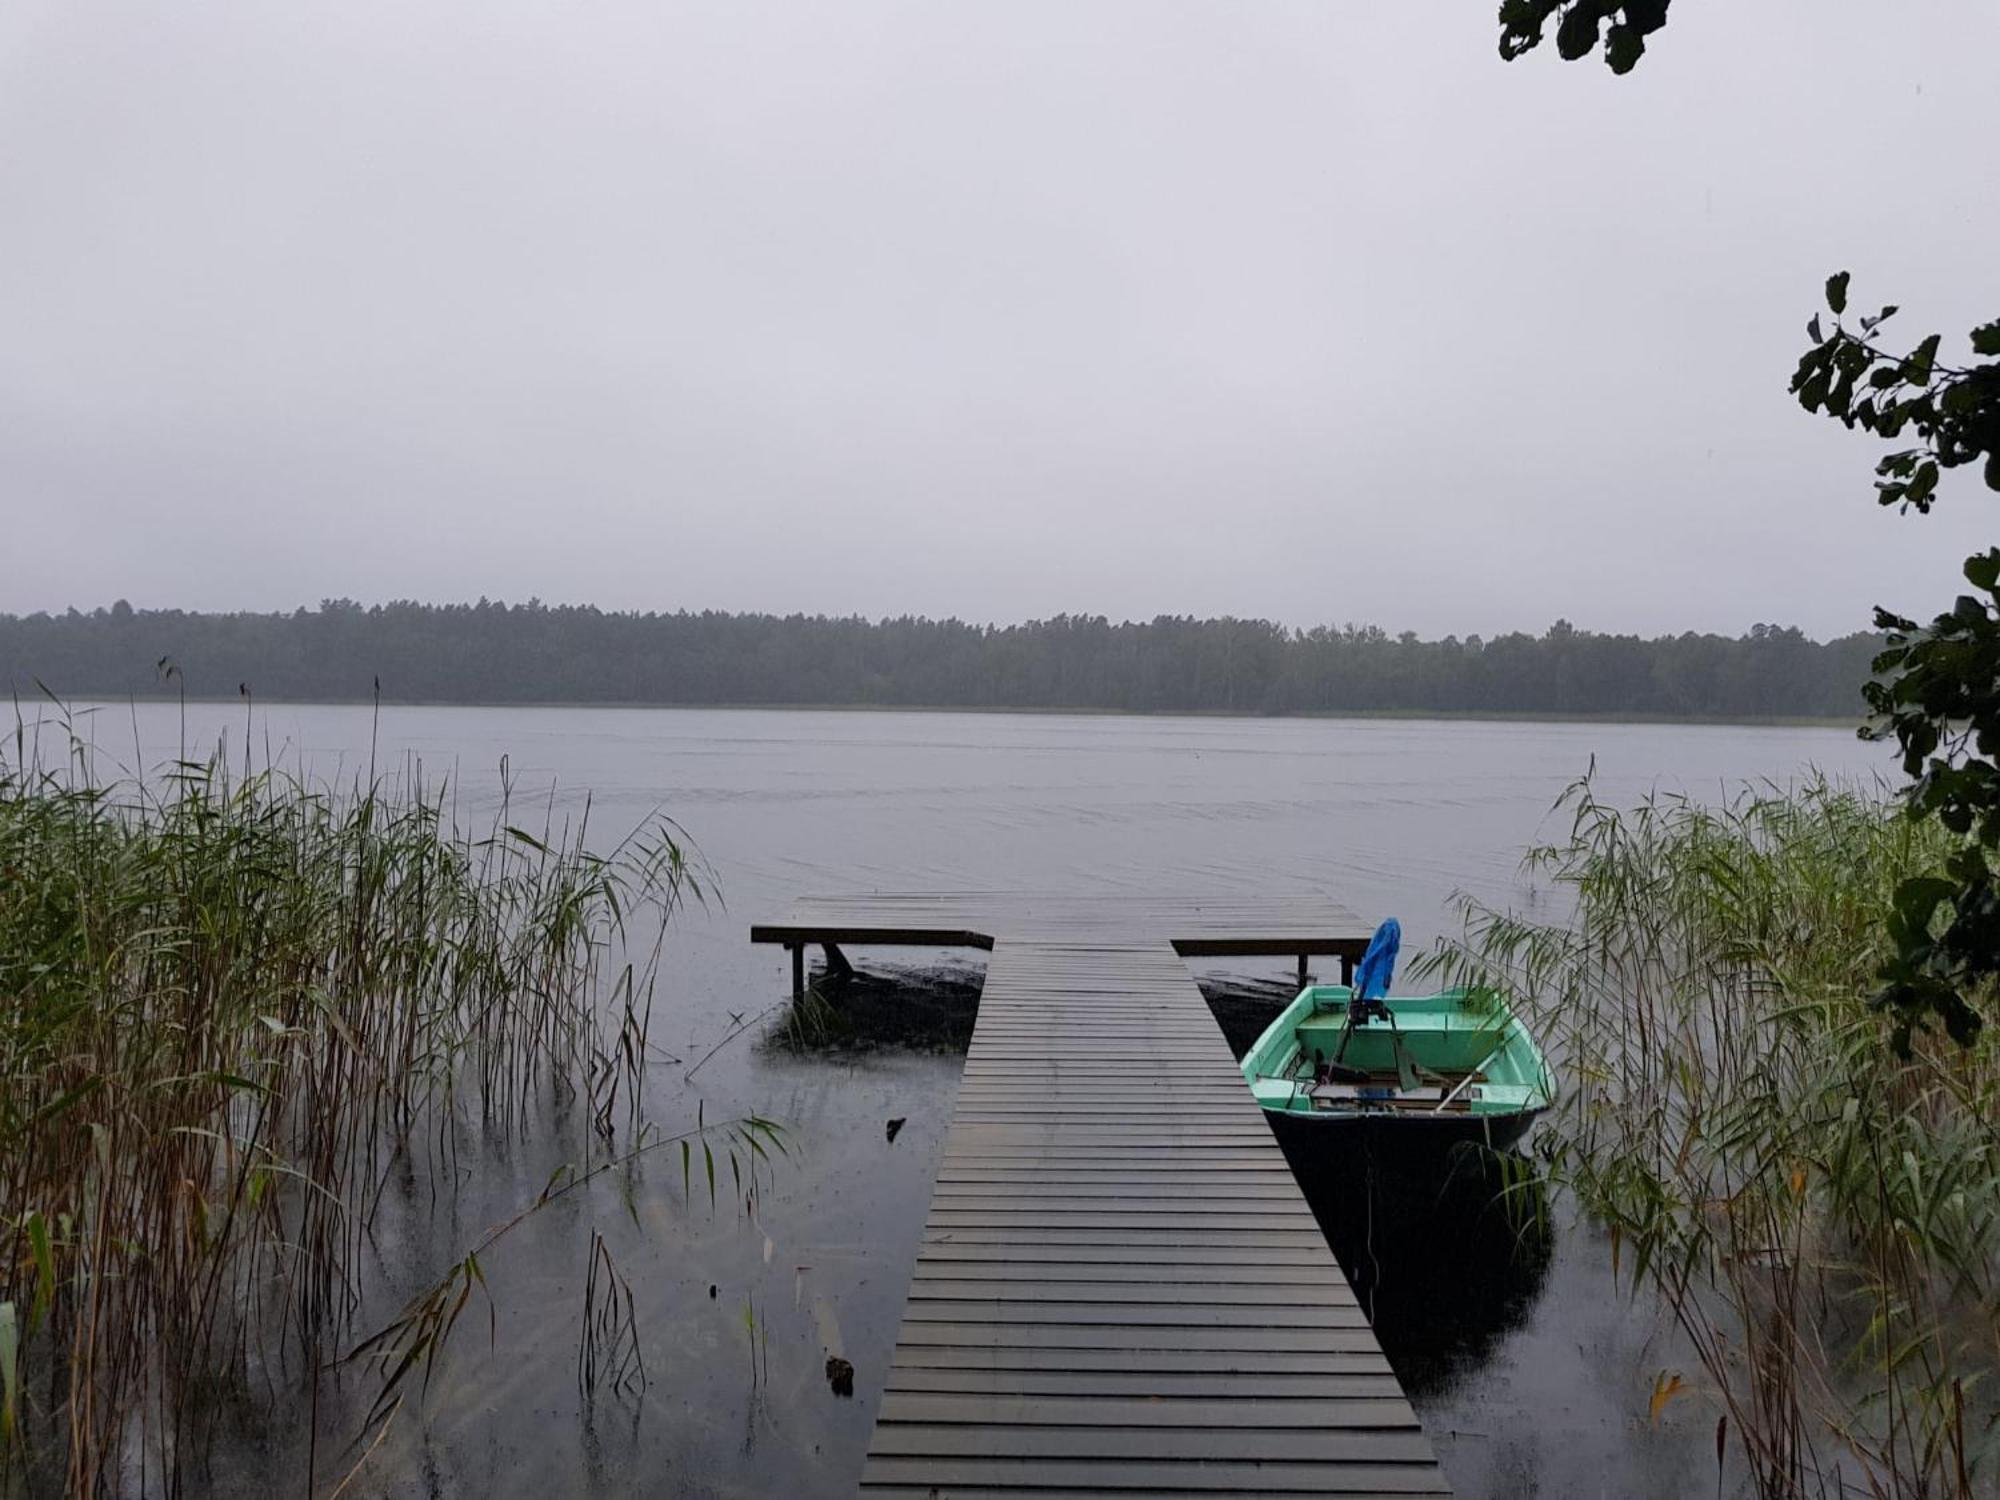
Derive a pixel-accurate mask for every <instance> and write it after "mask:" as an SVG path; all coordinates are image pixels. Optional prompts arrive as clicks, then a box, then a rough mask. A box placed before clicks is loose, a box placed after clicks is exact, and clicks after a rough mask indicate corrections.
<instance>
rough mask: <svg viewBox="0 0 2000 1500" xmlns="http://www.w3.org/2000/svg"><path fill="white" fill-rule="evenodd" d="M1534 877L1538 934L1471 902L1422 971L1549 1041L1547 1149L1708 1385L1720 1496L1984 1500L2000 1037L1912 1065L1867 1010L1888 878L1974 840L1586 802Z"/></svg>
mask: <svg viewBox="0 0 2000 1500" xmlns="http://www.w3.org/2000/svg"><path fill="white" fill-rule="evenodd" d="M1562 805H1563V807H1564V808H1565V809H1566V810H1567V811H1568V812H1569V814H1570V815H1571V819H1572V822H1571V827H1570V829H1569V831H1568V834H1567V836H1566V837H1558V838H1557V839H1555V840H1554V841H1552V842H1550V843H1548V844H1546V845H1543V846H1539V847H1536V848H1534V849H1531V850H1530V851H1529V852H1528V855H1527V858H1526V861H1525V865H1524V868H1525V870H1526V872H1527V873H1528V874H1530V875H1531V876H1532V877H1533V878H1534V879H1535V880H1536V881H1537V882H1538V884H1541V885H1544V886H1546V887H1548V888H1550V889H1551V890H1552V891H1554V892H1560V893H1562V895H1563V896H1565V897H1567V899H1566V900H1559V901H1558V902H1557V903H1556V904H1557V906H1558V907H1560V908H1563V909H1565V910H1566V915H1563V916H1561V917H1558V918H1555V919H1550V918H1548V917H1547V916H1546V915H1545V913H1543V912H1541V911H1537V910H1535V909H1533V908H1530V909H1529V910H1527V911H1525V912H1520V911H1514V910H1507V909H1499V908H1495V907H1490V906H1485V905H1482V904H1480V903H1478V902H1476V901H1471V900H1464V901H1462V902H1461V911H1462V914H1463V916H1464V918H1465V930H1464V936H1463V937H1462V938H1461V939H1459V940H1457V941H1455V942H1447V943H1445V944H1442V945H1441V946H1440V948H1439V949H1438V950H1436V951H1435V952H1433V953H1432V954H1430V955H1429V956H1428V957H1427V959H1426V960H1424V961H1423V962H1422V963H1421V964H1420V969H1422V970H1423V971H1425V972H1430V973H1435V974H1438V975H1439V976H1440V977H1442V978H1444V979H1447V980H1449V981H1451V982H1457V983H1471V984H1495V985H1498V986H1500V987H1502V988H1504V989H1506V990H1507V991H1508V992H1509V993H1511V994H1512V995H1514V996H1515V997H1516V1000H1517V1003H1518V1004H1520V1005H1521V1006H1522V1007H1523V1008H1524V1010H1525V1011H1526V1012H1527V1013H1528V1014H1529V1015H1530V1016H1532V1017H1533V1022H1534V1026H1535V1029H1536V1032H1537V1034H1538V1035H1539V1036H1540V1037H1541V1038H1542V1040H1543V1042H1544V1045H1545V1046H1549V1047H1550V1048H1551V1049H1552V1055H1554V1056H1555V1057H1557V1058H1558V1059H1559V1063H1558V1067H1559V1069H1560V1073H1561V1077H1562V1089H1561V1092H1560V1094H1559V1097H1558V1100H1557V1104H1556V1107H1555V1108H1554V1109H1553V1110H1552V1111H1551V1113H1550V1115H1549V1116H1548V1118H1547V1119H1546V1120H1545V1121H1544V1122H1543V1127H1542V1129H1541V1131H1540V1132H1539V1133H1538V1135H1537V1136H1536V1138H1535V1147H1536V1151H1537V1154H1538V1156H1539V1158H1540V1162H1541V1165H1542V1167H1543V1169H1544V1170H1545V1171H1546V1172H1547V1174H1548V1178H1549V1182H1550V1184H1551V1186H1553V1187H1556V1188H1560V1189H1562V1190H1565V1191H1566V1192H1567V1193H1568V1194H1570V1195H1571V1196H1572V1197H1573V1199H1574V1201H1575V1203H1576V1205H1577V1206H1578V1207H1579V1208H1580V1209H1581V1211H1582V1212H1583V1214H1584V1215H1585V1216H1586V1217H1587V1218H1588V1219H1589V1220H1590V1221H1592V1222H1594V1223H1595V1224H1596V1225H1597V1226H1598V1227H1599V1228H1600V1229H1601V1230H1602V1231H1603V1232H1604V1234H1605V1237H1606V1241H1607V1242H1608V1250H1609V1254H1610V1256H1611V1264H1612V1269H1613V1272H1614V1275H1616V1276H1617V1277H1618V1279H1619V1280H1620V1282H1621V1283H1622V1284H1623V1285H1625V1286H1627V1287H1630V1288H1631V1289H1632V1290H1633V1291H1634V1292H1635V1293H1638V1292H1641V1291H1649V1292H1650V1293H1651V1294H1652V1296H1653V1299H1654V1301H1655V1303H1656V1305H1657V1306H1659V1307H1660V1308H1661V1310H1662V1311H1663V1312H1664V1313H1665V1314H1666V1315H1667V1316H1669V1317H1670V1318H1671V1319H1672V1320H1673V1321H1674V1323H1676V1324H1677V1325H1678V1327H1679V1329H1680V1332H1681V1333H1682V1335H1683V1336H1684V1338H1685V1340H1686V1342H1687V1345H1688V1347H1689V1348H1690V1349H1691V1350H1692V1352H1693V1354H1694V1357H1695V1360H1696V1362H1697V1368H1695V1369H1673V1368H1667V1369H1663V1370H1661V1371H1659V1372H1658V1373H1657V1375H1656V1376H1655V1379H1654V1385H1653V1396H1652V1401H1651V1419H1652V1420H1655V1421H1657V1420H1658V1418H1659V1416H1660V1414H1661V1413H1662V1412H1663V1411H1664V1410H1665V1409H1666V1408H1667V1407H1668V1406H1669V1405H1671V1404H1673V1403H1675V1402H1677V1401H1680V1400H1682V1399H1684V1398H1685V1399H1688V1400H1690V1401H1691V1402H1692V1401H1697V1400H1698V1401H1700V1402H1702V1403H1704V1404H1706V1405H1707V1406H1708V1407H1709V1411H1710V1416H1711V1417H1712V1418H1714V1419H1715V1420H1716V1421H1717V1422H1718V1424H1719V1425H1718V1426H1717V1428H1716V1452H1717V1457H1718V1460H1720V1461H1723V1472H1722V1473H1721V1474H1720V1475H1719V1476H1718V1486H1717V1493H1718V1494H1721V1493H1724V1492H1725V1481H1733V1480H1737V1479H1738V1478H1739V1477H1740V1478H1741V1479H1743V1480H1747V1487H1748V1488H1749V1489H1750V1491H1751V1492H1753V1493H1754V1494H1756V1495H1758V1496H1760V1497H1771V1500H1802V1497H1805V1496H1810V1495H1873V1496H1892V1495H1894V1496H1917V1495H1925V1496H1938V1497H1951V1500H1972V1497H1973V1496H1974V1495H1975V1494H1982V1493H1991V1491H1990V1489H1988V1488H1987V1486H1989V1485H1990V1483H1991V1479H1992V1476H1993V1474H1994V1472H1995V1466H1996V1464H2000V1401H1997V1400H1996V1390H1995V1385H1994V1380H1995V1376H1996V1374H2000V1036H1996V1033H1995V1032H1994V1031H1993V1030H1992V1029H1990V1028H1989V1029H1988V1031H1987V1032H1986V1034H1985V1035H1983V1036H1981V1037H1980V1038H1978V1039H1977V1041H1976V1042H1975V1043H1974V1044H1973V1045H1971V1046H1967V1047H1961V1046H1959V1045H1958V1044H1957V1043H1955V1042H1953V1041H1951V1040H1949V1039H1948V1038H1946V1037H1945V1036H1944V1035H1943V1034H1942V1032H1940V1031H1938V1030H1935V1029H1928V1028H1926V1029H1920V1030H1919V1031H1917V1032H1916V1033H1915V1034H1914V1037H1913V1045H1912V1047H1911V1049H1910V1052H1909V1054H1908V1055H1907V1056H1899V1055H1897V1053H1896V1052H1895V1050H1894V1048H1893V1047H1892V1046H1891V1044H1890V1039H1889V1033H1890V1020H1889V1018H1887V1017H1885V1016H1884V1014H1883V1013H1882V1012H1881V1011H1880V1010H1879V1009H1877V1008H1876V1007H1874V1006H1873V1005H1872V1004H1871V1003H1870V994H1871V992H1872V991H1873V989H1874V988H1875V982H1874V976H1875V974H1876V973H1877V971H1878V970H1879V968H1880V966H1881V963H1882V961H1883V958H1884V956H1885V953H1886V951H1887V947H1888V943H1889V937H1888V927H1887V925H1886V924H1885V922H1884V920H1883V918H1884V914H1885V913H1886V912H1887V911H1888V910H1889V909H1890V908H1891V906H1892V905H1893V904H1894V902H1895V900H1896V895H1895V893H1896V891H1897V889H1898V885H1899V882H1901V881H1902V880H1905V879H1907V878H1909V877H1910V876H1912V875H1920V874H1922V873H1923V872H1925V871H1927V870H1931V869H1935V868H1937V867H1938V866H1940V865H1941V864H1943V863H1944V862H1945V861H1946V860H1948V859H1949V858H1950V857H1951V856H1952V855H1953V854H1954V853H1955V852H1956V851H1957V850H1958V849H1959V848H1960V847H1962V844H1963V836H1962V835H1957V834H1953V833H1951V832H1950V831H1949V830H1947V829H1945V828H1944V827H1943V826H1941V825H1940V824H1939V823H1938V822H1937V821H1936V820H1934V819H1926V820H1917V819H1912V818H1910V817H1909V816H1908V815H1907V814H1906V812H1905V810H1904V808H1903V806H1902V805H1901V804H1900V803H1899V802H1897V801H1895V800H1893V799H1890V798H1886V797H1883V796H1881V795H1879V794H1873V793H1869V792H1866V791H1862V790H1857V789H1854V788H1852V787H1849V786H1846V785H1843V784H1839V783H1834V782H1828V781H1825V780H1811V781H1808V782H1806V783H1804V784H1802V785H1801V786H1799V787H1797V788H1796V789H1794V790H1792V791H1790V792H1789V793H1783V794H1779V793H1774V792H1770V791H1751V790H1747V789H1746V790H1744V791H1742V792H1740V793H1738V794H1737V795H1736V796H1735V797H1733V798H1731V799H1729V800H1728V801H1726V802H1724V803H1723V804H1721V805H1719V806H1709V805H1703V804H1700V803H1696V802H1693V801H1690V800H1688V799H1685V798H1682V797H1677V796H1665V795H1656V796H1654V797H1651V798H1648V799H1647V800H1646V801H1644V802H1643V803H1641V804H1639V805H1638V806H1636V807H1634V808H1630V809H1620V808H1615V807H1611V806H1608V805H1606V804H1605V803H1602V802H1600V801H1599V800H1598V799H1597V798H1596V796H1595V795H1594V794H1593V792H1592V789H1591V786H1590V783H1589V782H1588V780H1585V781H1582V782H1579V783H1577V784H1576V785H1574V786H1573V787H1571V788H1570V790H1569V792H1568V793H1567V794H1566V795H1565V797H1564V799H1563V804H1562Z"/></svg>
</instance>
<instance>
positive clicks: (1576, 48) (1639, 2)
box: [1500, 0, 1670, 73]
mask: <svg viewBox="0 0 2000 1500" xmlns="http://www.w3.org/2000/svg"><path fill="white" fill-rule="evenodd" d="M1669 3H1670V0H1501V3H1500V55H1501V56H1502V57H1504V58H1506V59H1507V60H1508V61H1510V62H1511V61H1513V59H1515V58H1517V57H1519V56H1520V55H1521V54H1522V53H1524V52H1527V51H1530V50H1531V49H1533V48H1535V47H1537V46H1540V45H1541V41H1542V36H1543V34H1544V32H1545V31H1546V30H1547V28H1548V24H1549V22H1550V20H1551V19H1553V20H1554V21H1555V23H1556V51H1557V52H1559V53H1561V54H1562V57H1563V59H1564V60H1565V61H1568V62H1574V61H1576V60H1577V59H1578V58H1580V57H1587V56H1588V55H1589V54H1590V53H1591V52H1592V51H1593V50H1594V49H1595V48H1596V47H1597V45H1598V43H1599V42H1600V41H1601V42H1602V43H1603V44H1604V61H1605V62H1606V63H1607V64H1608V65H1609V66H1610V68H1611V71H1612V72H1614V73H1629V72H1631V71H1632V69H1633V68H1634V67H1635V66H1636V65H1637V64H1638V61H1639V59H1640V58H1641V57H1642V56H1644V55H1645V51H1646V38H1647V37H1649V36H1651V35H1652V34H1653V33H1654V32H1656V31H1658V30H1659V29H1660V28H1661V27H1662V26H1665V25H1666V24H1667V6H1668V4H1669Z"/></svg>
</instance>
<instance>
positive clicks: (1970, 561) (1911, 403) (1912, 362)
mask: <svg viewBox="0 0 2000 1500" xmlns="http://www.w3.org/2000/svg"><path fill="white" fill-rule="evenodd" d="M1847 288H1848V275H1847V272H1845V271H1842V272H1840V273H1839V274H1838V275H1835V276H1833V277H1830V278H1829V279H1828V281H1827V284H1826V300H1827V306H1828V308H1829V310H1831V311H1832V313H1833V314H1834V317H1835V320H1836V321H1835V323H1834V325H1833V331H1832V332H1831V333H1830V334H1829V333H1826V332H1824V331H1823V330H1822V328H1821V326H1820V320H1819V318H1818V317H1817V316H1815V317H1814V318H1813V320H1812V321H1811V322H1810V323H1809V324H1808V325H1807V328H1806V332H1807V334H1808V336H1809V337H1810V338H1811V339H1812V340H1813V347H1812V348H1810V349H1808V350H1807V351H1806V353H1805V355H1804V357H1802V358H1801V359H1800V361H1799V366H1798V369H1797V370H1796V371H1795V372H1794V373H1793V375H1792V390H1793V392H1794V394H1796V395H1797V397H1798V399H1799V404H1800V405H1801V406H1803V407H1804V408H1805V409H1806V410H1807V411H1809V412H1823V413H1825V414H1826V415H1828V416H1831V417H1833V418H1834V419H1836V420H1837V421H1839V422H1841V423H1842V424H1843V425H1845V426H1846V427H1848V428H1849V429H1850V430H1852V429H1854V428H1857V427H1858V428H1861V429H1862V430H1863V431H1866V432H1870V433H1873V434H1875V435H1876V436H1878V437H1883V438H1889V439H1895V438H1898V437H1900V436H1902V435H1903V434H1904V432H1905V431H1906V430H1907V431H1908V433H1909V434H1910V435H1912V436H1914V437H1916V438H1917V439H1919V440H1920V441H1919V443H1918V445H1917V446H1915V447H1904V448H1899V449H1897V450H1895V451H1893V452H1890V453H1888V454H1885V455H1884V456H1883V457H1882V458H1881V460H1880V461H1879V462H1878V463H1877V464H1876V474H1877V476H1878V477H1877V480H1876V484H1875V489H1876V497H1877V499H1878V500H1879V501H1880V502H1881V503H1882V504H1884V505H1899V506H1901V507H1902V508H1904V509H1905V510H1909V509H1915V510H1916V511H1918V512H1919V513H1925V512H1928V511H1929V510H1930V508H1931V505H1932V504H1933V503H1934V502H1935V500H1936V498H1937V487H1938V481H1939V478H1940V477H1941V476H1942V475H1943V474H1944V473H1945V472H1946V471H1948V470H1951V469H1956V468H1960V467H1964V466H1966V465H1970V464H1974V463H1982V464H1983V466H1984V467H1983V473H1984V477H1985V481H1986V484H1987V486H1988V487H1989V488H1992V489H1995V490H2000V361H1989V362H1986V363H1972V364H1967V365H1945V364H1942V363H1940V362H1939V360H1938V351H1939V349H1940V348H1941V346H1942V344H1943V339H1942V337H1941V336H1940V335H1938V334H1935V333H1933V334H1930V335H1928V336H1927V337H1925V338H1924V339H1922V340H1921V341H1919V342H1918V344H1917V345H1916V347H1915V348H1913V349H1911V350H1910V351H1909V352H1908V353H1905V354H1896V353H1891V352H1888V351H1886V350H1884V349H1882V348H1881V347H1880V346H1879V345H1878V344H1877V343H1875V342H1874V340H1875V337H1876V333H1877V331H1878V330H1879V329H1880V328H1881V326H1882V325H1883V324H1884V323H1886V322H1887V321H1888V320H1889V319H1890V318H1891V317H1893V316H1894V315H1895V313H1896V309H1895V307H1893V306H1889V307H1884V308H1883V309H1882V310H1881V311H1880V312H1877V313H1875V314H1874V315H1873V316H1871V317H1864V318H1861V319H1859V320H1858V326H1857V329H1856V330H1855V331H1849V330H1848V328H1847V327H1846V326H1845V325H1844V324H1843V323H1841V322H1840V321H1839V319H1840V318H1841V317H1842V315H1843V314H1844V313H1845V312H1846V310H1847ZM1969 341H1970V343H1971V346H1972V351H1973V353H1974V355H1975V356H1976V355H1981V354H1988V355H1990V354H2000V324H1996V323H1988V324H1984V325H1982V326H1981V327H1979V328H1976V329H1974V330H1973V331H1972V334H1971V336H1970V340H1969ZM1965 577H1966V579H1967V581H1968V582H1970V583H1971V584H1972V586H1973V588H1974V589H1976V590H1977V591H1978V594H1977V595H1974V594H1965V595H1961V596H1960V597H1959V599H1958V600H1957V602H1956V603H1954V604H1953V606H1952V607H1951V608H1950V609H1949V610H1947V611H1945V612H1944V613H1943V614H1941V615H1939V616H1938V617H1937V618H1936V619H1935V620H1934V621H1933V622H1932V623H1931V625H1930V626H1929V627H1928V628H1925V627H1922V626H1919V625H1918V624H1917V623H1916V622H1915V621H1914V620H1909V619H1905V618H1903V617H1902V616H1900V615H1896V614H1892V613H1890V612H1889V611H1888V610H1884V609H1880V608H1878V609H1877V610H1876V611H1875V624H1876V628H1877V629H1880V630H1883V631H1887V632H1889V635H1888V643H1887V649H1885V650H1884V651H1882V652H1881V653H1880V654H1879V655H1878V656H1877V657H1876V658H1875V660H1874V663H1873V664H1872V670H1873V671H1874V672H1875V673H1876V674H1877V678H1878V680H1876V681H1873V682H1870V683H1869V684H1868V685H1867V686H1866V688H1864V690H1863V691H1864V693H1865V694H1866V696H1867V699H1868V706H1869V709H1870V711H1871V713H1872V715H1873V718H1872V720H1871V723H1870V725H1869V727H1868V728H1867V730H1865V731H1864V732H1865V733H1867V734H1869V735H1871V736H1873V737H1875V738H1883V739H1886V738H1890V737H1892V736H1893V737H1894V739H1895V740H1896V742H1897V744H1898V746H1899V747H1900V749H1901V751H1902V758H1903V769H1904V770H1905V771H1906V772H1907V773H1908V774H1909V775H1910V776H1911V777H1912V778H1913V780H1912V783H1911V785H1910V787H1909V790H1908V792H1907V797H1908V801H1909V806H1910V809H1911V811H1912V813H1913V814H1914V815H1916V816H1918V817H1935V818H1937V819H1938V820H1939V821H1941V822H1942V823H1943V824H1944V825H1945V827H1946V828H1948V829H1950V830H1951V831H1952V832H1954V833H1957V834H1969V835H1971V836H1972V839H1971V842H1969V843H1968V844H1967V845H1966V846H1965V847H1963V848H1961V849H1959V850H1957V851H1955V852H1954V853H1953V855H1952V857H1951V858H1950V860H1949V861H1947V862H1946V863H1945V864H1943V865H1941V866H1940V867H1939V868H1938V869H1937V870H1935V871H1927V872H1925V873H1924V874H1923V875H1922V876H1921V877H1918V878H1913V879H1911V880H1910V881H1909V882H1908V883H1906V884H1905V886H1904V887H1903V889H1901V890H1900V891H1898V892H1897V897H1896V902H1895V905H1894V908H1893V910H1892V913H1891V915H1890V918H1889V922H1890V933H1891V936H1892V938H1893V940H1894V948H1893V951H1892V952H1891V953H1890V954H1889V955H1888V957H1887V958H1886V959H1885V960H1884V962H1883V965H1882V969H1881V979H1882V987H1881V989H1880V991H1879V992H1878V993H1877V996H1876V1000H1877V1003H1878V1004H1879V1005H1881V1006H1883V1007H1884V1008H1886V1009H1887V1010H1889V1011H1890V1012H1891V1013H1892V1014H1893V1015H1894V1016H1895V1017H1896V1019H1897V1029H1896V1033H1895V1044H1896V1047H1897V1049H1898V1051H1907V1050H1908V1047H1909V1044H1910V1033H1911V1031H1912V1029H1913V1028H1914V1027H1917V1026H1919V1025H1923V1024H1926V1023H1928V1022H1931V1021H1936V1022H1938V1023H1941V1024H1942V1025H1943V1026H1944V1027H1945V1029H1946V1030H1947V1031H1948V1032H1949V1033H1950V1034H1951V1035H1952V1036H1953V1037H1954V1038H1956V1039H1957V1040H1959V1041H1960V1042H1962V1043H1969V1042H1970V1041H1971V1039H1972V1037H1973V1036H1974V1035H1975V1034H1976V1033H1977V1032H1978V1030H1979V1028H1980V1026H1981V1024H1982V1018H1981V1016H1980V1013H1979V1010H1978V1008H1977V1006H1976V1003H1975V1002H1977V1001H1978V1000H1979V999H1980V998H1981V997H1982V996H1986V995H1990V992H1991V987H1992V981H1993V979H1994V977H1995V976H1996V975H2000V889H1996V887H1995V884H1994V878H1993V868H1992V862H1991V858H1990V851H1991V850H1992V849H1993V848H1994V847H1995V846H1996V845H2000V613H1996V609H1995V605H1996V603H2000V596H1996V594H1995V592H1994V588H1995V583H1996V581H2000V551H1992V552H1986V553H1981V554H1977V555H1975V556H1973V557H1969V558H1967V559H1966V562H1965ZM1940 908H1948V910H1949V916H1948V918H1947V919H1946V921H1945V923H1944V925H1943V926H1942V928H1941V929H1940V927H1939V925H1938V922H1937V920H1936V919H1937V914H1938V912H1939V910H1940Z"/></svg>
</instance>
